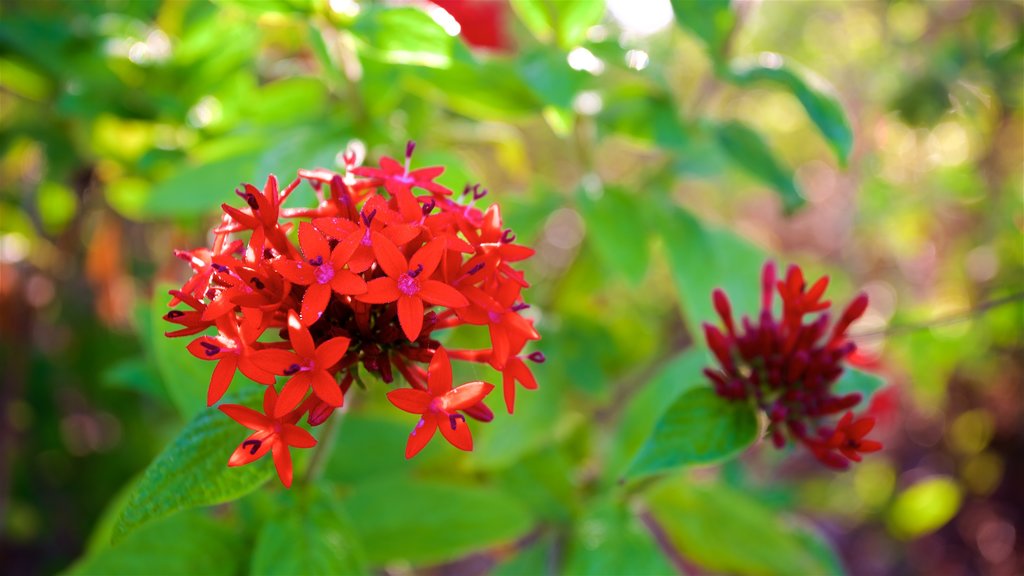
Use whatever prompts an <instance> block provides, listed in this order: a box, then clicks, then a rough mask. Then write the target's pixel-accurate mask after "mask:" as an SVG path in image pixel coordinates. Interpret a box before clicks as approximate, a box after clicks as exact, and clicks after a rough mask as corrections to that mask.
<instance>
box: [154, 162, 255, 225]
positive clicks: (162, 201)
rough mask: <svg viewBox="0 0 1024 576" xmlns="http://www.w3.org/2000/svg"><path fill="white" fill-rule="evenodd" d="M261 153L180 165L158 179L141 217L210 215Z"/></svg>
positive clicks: (230, 195) (226, 199) (251, 169)
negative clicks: (193, 164)
mask: <svg viewBox="0 0 1024 576" xmlns="http://www.w3.org/2000/svg"><path fill="white" fill-rule="evenodd" d="M261 155H262V154H261V153H260V152H248V153H243V154H239V155H237V156H232V157H230V158H224V159H222V160H217V161H214V162H209V163H206V164H200V165H197V166H189V165H183V166H182V167H181V168H180V169H179V170H178V171H177V172H176V173H175V174H174V175H173V176H171V177H170V178H168V179H166V180H164V181H162V182H157V183H156V184H155V185H154V186H153V188H152V190H151V192H150V194H149V196H148V197H147V198H146V200H145V204H144V205H143V207H142V210H141V211H140V212H141V214H140V216H144V217H147V218H153V219H157V218H172V217H185V216H201V215H205V214H212V213H213V212H214V211H216V210H217V207H218V206H220V205H221V204H222V203H224V202H230V201H232V199H233V197H234V194H233V193H232V192H233V191H234V189H235V188H237V187H238V185H239V184H240V183H241V182H243V181H245V179H246V178H248V177H249V176H250V175H251V174H253V173H254V172H255V171H256V166H257V163H258V162H259V159H260V156H261Z"/></svg>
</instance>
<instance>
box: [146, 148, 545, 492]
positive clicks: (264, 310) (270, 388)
mask: <svg viewBox="0 0 1024 576" xmlns="http://www.w3.org/2000/svg"><path fill="white" fill-rule="evenodd" d="M414 148H415V144H414V143H412V142H410V143H409V145H408V146H407V147H406V155H405V164H404V165H402V164H399V163H398V162H397V161H395V160H392V159H389V158H384V159H382V161H381V165H380V166H381V167H380V168H363V167H358V166H356V165H355V157H354V156H353V155H351V154H346V155H345V157H344V158H345V174H337V173H334V172H332V171H330V170H324V169H316V170H299V171H298V177H297V178H296V179H295V180H293V181H292V182H291V183H289V184H288V185H287V186H284V187H283V188H282V187H280V186H279V185H278V181H277V178H275V177H274V176H270V177H268V178H267V181H266V184H265V185H264V186H263V188H262V189H259V188H257V187H255V186H252V185H249V184H244V185H242V186H241V187H240V188H239V189H238V190H237V191H236V194H237V196H238V197H239V198H240V199H241V202H242V203H243V204H242V205H241V206H231V205H228V204H224V205H223V206H222V208H223V211H224V213H223V215H222V217H221V220H220V223H219V224H218V225H217V226H216V227H215V228H214V229H213V241H212V243H211V245H210V246H209V247H206V248H198V249H195V250H191V251H177V252H176V254H177V255H178V256H179V257H180V258H181V259H183V260H185V261H186V262H188V263H189V265H190V267H191V272H192V275H191V278H189V279H187V280H186V281H185V282H184V285H183V286H182V289H181V290H172V291H171V296H172V300H171V306H172V307H175V306H179V305H180V306H181V308H180V309H178V308H175V309H173V310H171V311H170V312H168V313H167V315H166V316H165V317H164V318H165V320H167V321H168V322H170V323H172V324H174V325H176V326H175V328H176V329H175V330H172V331H169V332H168V333H167V335H168V336H172V337H173V336H186V335H189V336H191V335H196V336H197V337H196V338H195V339H194V340H193V341H192V342H191V343H190V344H189V345H188V349H189V351H190V352H191V353H192V354H193V355H194V356H197V357H199V358H201V359H204V360H210V361H216V362H217V367H216V368H215V369H214V373H213V376H212V378H211V380H210V385H209V389H208V393H207V401H208V403H209V404H211V405H212V404H214V403H216V402H218V401H219V400H220V398H221V397H222V396H223V395H224V394H225V392H226V391H227V390H228V388H229V387H230V386H231V385H232V382H234V381H236V379H235V372H236V371H238V372H241V373H242V375H243V376H245V377H247V378H248V379H249V380H252V381H254V382H256V383H259V384H261V385H264V386H266V387H267V392H266V394H267V396H266V399H267V401H266V402H265V404H264V412H265V414H263V415H261V416H260V417H259V418H256V417H255V416H253V414H251V413H250V412H252V411H249V412H246V411H244V410H239V409H236V408H230V407H223V409H224V410H225V412H226V413H229V415H231V416H232V417H236V416H237V418H235V419H236V420H239V421H240V422H242V420H241V419H239V418H243V419H245V422H242V423H243V424H245V425H246V426H249V427H250V428H252V429H254V430H257V434H255V435H253V436H252V437H250V439H249V440H253V441H255V440H259V441H260V442H259V443H256V442H249V443H247V444H245V445H243V447H240V448H239V449H238V450H236V453H235V455H233V456H232V459H231V465H233V466H234V465H239V464H244V463H247V462H251V461H252V460H254V459H256V458H258V457H259V456H260V455H262V454H264V453H266V451H267V450H273V452H274V455H275V462H278V464H279V466H278V471H279V473H280V476H281V479H282V482H284V483H285V484H288V483H290V481H291V472H290V470H291V466H290V456H289V453H288V447H289V446H292V447H306V446H307V445H312V444H311V443H310V442H309V441H308V440H307V439H306V437H305V436H303V435H302V434H300V433H299V432H296V431H295V430H300V429H298V428H297V427H295V424H296V422H298V421H299V420H300V419H302V418H303V417H305V419H306V422H307V423H308V424H309V425H310V426H319V425H321V424H323V423H324V422H325V421H327V420H328V419H329V418H331V417H332V416H333V415H334V413H335V411H336V410H335V409H336V408H337V407H339V406H341V405H342V404H343V403H344V401H345V396H346V395H347V394H348V393H349V392H350V388H351V386H352V384H353V383H354V382H358V383H360V385H362V382H363V381H364V377H365V375H367V374H369V375H373V376H375V377H377V378H379V379H380V380H381V381H383V382H384V383H386V384H391V383H394V382H395V381H396V379H398V378H400V379H403V380H404V381H405V382H406V383H407V384H408V386H409V387H410V388H399V389H398V390H396V391H395V396H394V397H395V398H397V402H398V403H401V402H403V399H404V400H406V401H410V402H412V404H409V403H408V402H407V403H406V404H404V407H405V408H408V407H410V406H412V407H418V408H423V412H421V415H422V416H423V422H424V424H423V425H422V426H424V427H426V426H427V424H426V423H427V422H428V421H430V422H432V423H434V424H435V425H434V426H433V428H430V431H429V432H427V431H422V432H418V433H417V434H414V436H415V437H416V438H415V439H414V440H411V443H410V446H411V448H410V450H411V452H410V455H411V454H413V453H415V452H416V451H418V450H419V449H420V448H422V445H423V444H425V443H426V441H427V440H429V435H431V434H433V433H434V431H435V430H436V428H437V425H443V426H442V432H443V433H444V434H445V435H446V437H447V438H448V439H449V441H450V442H451V443H452V444H454V445H455V446H457V447H459V448H462V449H469V448H471V447H472V438H471V436H470V435H469V429H468V427H466V424H465V418H473V419H476V420H479V421H481V422H489V421H490V420H492V419H493V417H494V414H493V412H492V411H491V409H490V408H489V407H488V406H487V405H486V404H485V403H484V397H485V396H486V395H487V393H489V392H490V390H491V389H492V388H493V386H492V385H490V384H485V383H482V382H479V383H470V384H467V385H463V386H460V387H458V388H455V389H454V390H452V389H451V365H450V359H455V360H458V361H462V362H478V363H487V364H490V365H491V366H492V367H493V368H495V369H496V370H499V371H501V372H502V377H503V383H504V390H505V402H506V406H507V407H508V409H509V412H511V411H512V408H513V403H514V400H515V389H516V386H517V384H518V385H521V386H522V387H524V388H526V389H533V388H536V386H537V381H536V379H535V378H534V376H533V374H532V372H531V371H530V368H529V366H528V364H527V361H533V362H540V361H543V359H544V356H543V354H541V353H540V352H532V353H530V354H528V355H524V353H523V351H522V350H523V348H524V346H525V345H526V343H527V342H529V341H531V340H537V339H539V338H540V335H539V334H538V333H537V331H536V330H535V329H534V326H533V322H532V320H530V319H528V318H524V317H523V316H522V312H523V310H524V309H525V308H527V306H526V304H525V302H523V299H522V296H521V294H522V290H523V289H524V288H526V287H528V286H529V284H528V283H527V282H526V279H525V276H524V275H523V273H522V271H521V270H519V269H518V268H517V263H518V262H520V261H522V260H523V259H525V258H527V257H529V256H530V255H532V254H533V250H532V249H530V248H528V247H526V246H522V245H519V244H515V243H514V242H515V234H514V233H513V232H512V231H511V230H509V229H507V228H504V227H503V224H502V221H501V213H500V211H499V209H498V208H497V205H492V206H491V207H490V208H488V209H487V210H485V211H481V210H480V209H478V208H477V207H476V206H475V203H476V202H477V201H478V200H480V199H481V198H483V197H484V196H485V195H486V194H487V190H486V189H481V188H480V186H479V185H474V186H468V185H467V187H466V192H465V193H464V194H463V195H462V196H461V197H458V198H455V197H453V195H452V193H451V191H450V190H449V189H448V188H445V187H444V186H442V185H441V184H438V183H437V182H435V181H434V179H435V178H437V177H438V176H440V175H441V174H442V173H443V171H444V168H443V167H440V166H438V167H432V168H420V169H415V170H414V169H412V168H411V166H410V165H411V160H412V153H413V150H414ZM304 182H305V183H308V184H309V185H310V186H312V188H313V190H314V192H315V195H316V203H315V205H311V206H297V207H286V206H285V201H286V200H287V199H289V198H290V197H291V194H292V192H293V191H294V190H295V189H296V188H297V187H298V186H299V185H300V184H302V183H304ZM296 236H297V238H298V242H297V243H296V242H295V241H294V240H293V239H294V238H295V237H296ZM469 324H476V325H481V326H482V325H487V326H488V331H489V332H490V335H491V344H490V346H489V347H488V348H485V349H480V350H459V349H452V350H447V349H445V348H442V347H441V344H440V342H439V341H438V335H439V333H441V332H443V331H447V330H451V329H456V328H458V327H459V326H462V325H469ZM211 328H212V329H214V330H216V332H215V333H209V334H202V333H203V332H204V331H207V330H209V329H211ZM449 352H450V354H449ZM442 359H444V362H443V364H444V366H441V364H442ZM435 364H436V367H435ZM428 365H429V366H430V370H429V372H428V370H427V368H426V367H427V366H428ZM446 374H447V376H445V375H446ZM276 376H283V377H284V378H282V379H280V380H279V379H277V378H276ZM370 390H372V387H371V388H370ZM424 394H425V395H427V396H426V397H424V396H423V395H424ZM410 395H411V396H410ZM389 397H390V396H389ZM270 398H272V400H270ZM410 398H412V400H410ZM416 398H419V399H418V400H417V399H416ZM423 398H428V399H429V401H428V402H426V404H423V403H422V402H420V401H421V400H423ZM421 404H422V405H421ZM396 405H397V404H396ZM431 406H433V408H430V407H431ZM400 407H401V406H400ZM403 409H404V408H403ZM246 410H247V409H246ZM431 414H432V415H433V416H431ZM444 414H447V417H448V418H449V419H448V420H447V421H442V419H441V418H442V416H443V415H444ZM257 415H258V413H257ZM435 420H436V422H435ZM286 425H287V426H286ZM288 426H290V427H291V428H288ZM445 426H447V427H445ZM284 430H288V431H289V432H287V434H285V433H284V432H283V431H284ZM421 430H425V428H421ZM247 442H248V441H247ZM275 442H276V444H274V443H275ZM420 442H422V444H420ZM272 444H273V446H274V447H273V448H271V445H272ZM277 446H279V448H278V447H277ZM417 446H418V447H417ZM261 450H262V452H261ZM279 452H280V453H279ZM285 471H287V474H286V473H285ZM286 478H287V480H286Z"/></svg>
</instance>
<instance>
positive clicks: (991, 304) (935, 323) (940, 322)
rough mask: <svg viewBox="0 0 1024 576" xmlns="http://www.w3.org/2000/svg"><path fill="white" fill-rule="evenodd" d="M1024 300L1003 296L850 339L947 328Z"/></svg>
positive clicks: (1021, 294) (1015, 295) (1023, 297)
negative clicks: (970, 306)
mask: <svg viewBox="0 0 1024 576" xmlns="http://www.w3.org/2000/svg"><path fill="white" fill-rule="evenodd" d="M1020 300H1024V292H1016V293H1013V294H1009V295H1007V296H1003V297H1002V298H996V299H994V300H988V301H986V302H982V303H980V304H978V305H977V306H974V307H973V308H970V309H968V310H963V311H960V312H956V313H954V314H949V315H947V316H940V317H938V318H935V319H933V320H929V321H928V322H922V323H918V324H898V325H895V326H889V327H888V328H883V329H881V330H872V331H870V332H861V333H858V334H850V335H849V337H850V338H853V339H869V338H881V337H883V336H893V335H895V334H906V333H910V332H917V331H919V330H928V329H930V328H936V327H939V326H947V325H949V324H956V323H957V322H965V321H968V320H973V319H975V318H977V317H979V316H982V315H984V314H985V313H986V312H988V311H989V310H992V309H993V308H998V307H1000V306H1004V305H1006V304H1012V303H1014V302H1017V301H1020Z"/></svg>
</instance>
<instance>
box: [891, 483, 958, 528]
mask: <svg viewBox="0 0 1024 576" xmlns="http://www.w3.org/2000/svg"><path fill="white" fill-rule="evenodd" d="M960 501H961V496H960V487H959V485H957V483H956V481H954V480H953V479H952V478H948V477H946V476H935V477H932V478H927V479H924V480H921V481H920V482H917V483H916V484H914V485H913V486H911V487H909V488H907V489H906V490H904V491H903V492H901V493H900V494H899V495H898V496H896V501H895V502H893V505H892V508H891V509H890V510H889V517H888V526H889V531H890V532H892V533H893V534H895V535H896V536H897V537H899V538H902V539H905V540H911V539H914V538H917V537H920V536H924V535H925V534H929V533H931V532H934V531H936V530H938V529H939V528H942V527H943V526H944V525H945V524H946V522H949V521H950V520H951V519H952V518H953V516H955V515H956V512H957V510H959V509H960Z"/></svg>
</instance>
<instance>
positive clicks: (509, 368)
mask: <svg viewBox="0 0 1024 576" xmlns="http://www.w3.org/2000/svg"><path fill="white" fill-rule="evenodd" d="M505 371H506V372H509V373H511V374H512V377H513V378H515V379H516V380H518V381H519V383H520V384H522V385H523V388H526V389H527V390H536V389H537V379H536V378H534V377H533V371H532V370H530V367H529V366H527V365H526V362H523V361H522V360H520V359H519V358H509V360H508V364H506V366H505Z"/></svg>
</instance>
